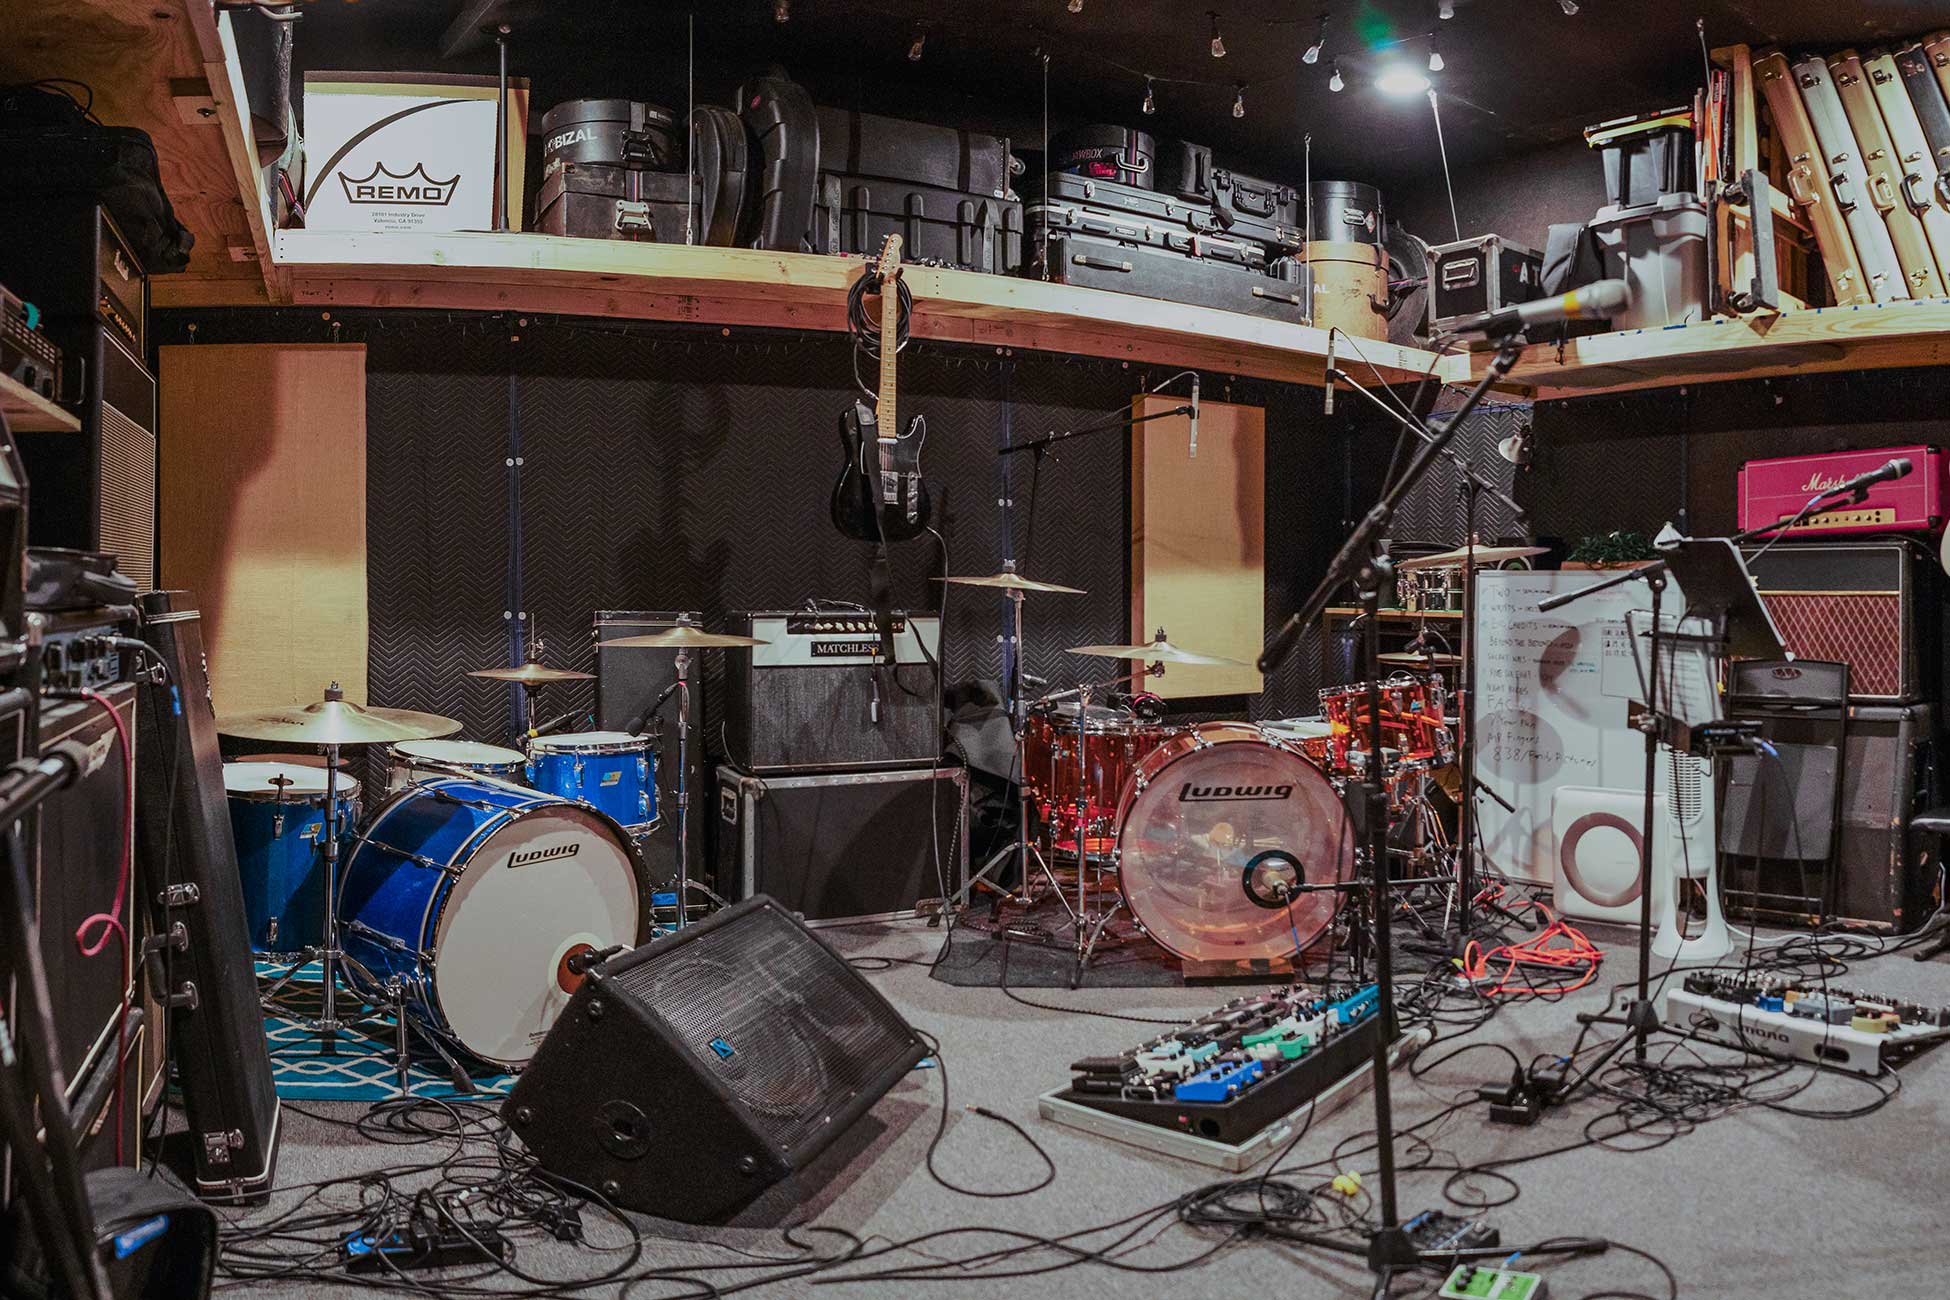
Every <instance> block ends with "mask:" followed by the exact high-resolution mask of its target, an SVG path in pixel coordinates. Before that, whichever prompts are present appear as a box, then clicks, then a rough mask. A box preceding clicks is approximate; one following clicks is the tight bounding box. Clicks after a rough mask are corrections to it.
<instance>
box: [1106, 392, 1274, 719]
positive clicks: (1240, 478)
mask: <svg viewBox="0 0 1950 1300" xmlns="http://www.w3.org/2000/svg"><path fill="white" fill-rule="evenodd" d="M1182 405H1184V400H1183V399H1182V398H1179V397H1164V396H1159V395H1156V394H1146V395H1141V396H1139V397H1136V398H1134V399H1132V402H1131V414H1132V415H1135V416H1145V415H1151V414H1154V413H1155V412H1158V411H1169V410H1171V409H1172V408H1173V407H1176V406H1182ZM1190 441H1191V429H1190V427H1189V424H1188V421H1187V419H1186V417H1184V416H1182V415H1181V416H1175V417H1171V418H1167V419H1158V420H1151V421H1149V422H1148V423H1145V424H1139V425H1135V426H1133V427H1132V429H1131V640H1132V641H1133V642H1137V641H1145V640H1149V639H1150V638H1151V637H1152V635H1153V634H1155V633H1156V632H1157V630H1158V629H1159V628H1160V627H1163V628H1164V629H1165V631H1166V632H1167V633H1168V634H1169V635H1170V637H1171V640H1172V641H1173V642H1174V643H1176V644H1178V645H1181V646H1184V647H1186V648H1187V649H1190V650H1196V651H1199V652H1201V653H1204V654H1214V655H1223V656H1225V657H1226V658H1229V659H1237V660H1240V661H1241V662H1242V663H1244V664H1246V665H1251V663H1252V661H1253V660H1254V658H1256V657H1257V656H1258V654H1259V651H1260V646H1261V643H1262V642H1263V641H1264V640H1265V636H1266V412H1265V411H1264V410H1263V409H1262V408H1260V407H1257V406H1238V405H1234V404H1233V403H1230V402H1205V403H1202V404H1201V405H1200V408H1199V433H1198V454H1197V455H1196V456H1193V455H1191V454H1190ZM1261 685H1262V683H1261V680H1260V675H1259V672H1258V670H1257V669H1254V668H1252V667H1250V666H1247V667H1243V668H1188V667H1174V666H1169V665H1168V666H1167V668H1166V671H1165V675H1164V676H1163V677H1159V678H1153V679H1152V680H1151V682H1150V689H1151V690H1153V691H1155V692H1157V693H1158V694H1159V695H1162V696H1164V697H1165V698H1167V699H1185V698H1188V697H1191V696H1201V695H1237V694H1252V693H1256V692H1258V691H1259V690H1260V689H1261Z"/></svg>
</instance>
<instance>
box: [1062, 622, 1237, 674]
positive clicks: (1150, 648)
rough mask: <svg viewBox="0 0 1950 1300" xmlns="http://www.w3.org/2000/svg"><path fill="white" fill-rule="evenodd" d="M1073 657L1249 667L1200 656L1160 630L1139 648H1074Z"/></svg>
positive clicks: (1107, 646) (1209, 666)
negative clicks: (1168, 639) (1089, 656)
mask: <svg viewBox="0 0 1950 1300" xmlns="http://www.w3.org/2000/svg"><path fill="white" fill-rule="evenodd" d="M1069 653H1070V654H1073V655H1096V656H1099V657H1101V658H1104V659H1142V660H1144V661H1145V662H1146V663H1157V664H1189V665H1191V666H1193V667H1198V668H1244V667H1246V665H1245V664H1244V663H1242V662H1240V661H1239V660H1237V659H1227V658H1225V657H1224V656H1223V655H1207V654H1200V653H1199V652H1198V651H1196V650H1187V649H1185V648H1184V647H1183V646H1175V645H1173V644H1172V643H1171V642H1169V641H1167V640H1165V634H1164V629H1163V628H1160V629H1159V630H1158V636H1157V638H1156V639H1155V640H1152V641H1147V642H1143V643H1141V644H1138V645H1073V646H1071V647H1070V649H1069Z"/></svg>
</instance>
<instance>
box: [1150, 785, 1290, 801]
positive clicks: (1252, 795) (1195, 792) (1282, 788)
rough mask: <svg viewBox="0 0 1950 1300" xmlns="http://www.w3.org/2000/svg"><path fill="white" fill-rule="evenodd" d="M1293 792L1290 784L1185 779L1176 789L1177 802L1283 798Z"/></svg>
mask: <svg viewBox="0 0 1950 1300" xmlns="http://www.w3.org/2000/svg"><path fill="white" fill-rule="evenodd" d="M1292 794H1293V787H1292V786H1290V785H1193V784H1192V783H1191V782H1190V781H1187V782H1186V783H1185V784H1184V785H1182V786H1180V787H1179V789H1178V802H1179V803H1232V802H1234V801H1237V800H1241V799H1262V800H1264V799H1272V800H1279V799H1285V798H1287V797H1289V796H1290V795H1292Z"/></svg>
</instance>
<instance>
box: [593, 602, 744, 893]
mask: <svg viewBox="0 0 1950 1300" xmlns="http://www.w3.org/2000/svg"><path fill="white" fill-rule="evenodd" d="M679 618H689V619H691V620H692V621H694V622H696V621H702V616H701V615H699V614H698V613H696V612H695V611H691V612H682V611H678V610H674V609H599V610H597V611H596V625H595V629H594V635H595V639H596V729H597V730H598V731H628V732H632V733H634V732H637V731H648V730H655V729H656V728H655V723H656V721H657V720H659V719H661V720H662V723H663V726H662V730H661V734H660V735H659V737H658V741H657V786H658V789H657V807H658V808H659V809H660V810H664V811H665V813H666V815H665V816H664V818H663V822H664V825H663V828H662V830H661V831H659V833H657V834H655V835H650V836H647V837H645V838H644V839H643V840H641V841H639V842H638V847H639V848H640V850H641V851H642V853H643V860H644V864H645V865H646V866H647V867H649V869H650V876H651V879H652V880H653V881H663V880H669V879H673V878H675V876H676V875H677V819H676V817H675V816H674V815H671V814H674V812H675V810H676V807H677V797H676V796H677V749H678V745H677V739H678V737H677V698H676V696H672V697H671V698H670V699H669V700H668V701H666V702H665V703H664V705H663V707H662V708H661V709H659V710H658V711H657V712H655V713H650V712H649V709H650V707H651V706H652V705H653V704H655V703H656V700H657V697H658V696H659V695H661V694H662V693H663V691H664V688H665V687H667V686H669V685H670V684H671V682H673V681H675V680H676V679H677V652H676V651H675V650H663V649H659V648H657V647H654V646H612V645H610V644H609V642H611V641H614V640H616V639H617V638H619V637H626V636H648V635H649V634H650V633H653V632H667V631H669V630H670V629H671V628H673V627H675V626H676V625H677V621H678V619H679ZM685 679H686V680H687V681H689V682H690V686H691V750H690V759H691V770H690V773H689V778H690V779H689V780H688V781H687V782H686V788H688V789H689V790H690V792H691V808H692V810H693V812H694V814H695V815H694V816H693V817H692V818H691V872H690V875H691V879H693V880H703V879H705V878H706V876H707V873H706V871H705V869H704V868H705V864H706V862H707V861H708V860H709V855H708V853H707V852H706V851H705V845H706V839H707V836H706V831H707V830H708V829H709V826H710V818H709V817H707V816H705V815H704V811H705V793H704V791H705V786H704V782H705V781H706V780H707V779H708V777H709V775H710V771H711V768H710V764H709V762H708V761H707V760H706V758H705V749H706V746H707V743H708V742H709V741H711V740H713V739H715V737H714V736H713V735H712V733H711V718H710V713H709V711H708V710H707V709H706V707H705V695H706V693H707V692H706V691H705V689H704V656H703V655H701V654H697V653H695V652H693V653H692V655H691V660H690V665H689V668H688V669H687V671H686V672H685Z"/></svg>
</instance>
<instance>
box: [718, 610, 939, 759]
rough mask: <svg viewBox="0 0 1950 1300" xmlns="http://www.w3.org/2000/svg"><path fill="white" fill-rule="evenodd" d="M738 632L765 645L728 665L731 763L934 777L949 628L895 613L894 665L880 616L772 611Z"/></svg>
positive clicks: (737, 620) (736, 618)
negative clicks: (888, 660)
mask: <svg viewBox="0 0 1950 1300" xmlns="http://www.w3.org/2000/svg"><path fill="white" fill-rule="evenodd" d="M731 625H732V627H733V628H734V629H735V630H737V631H739V632H743V633H746V634H748V635H750V636H754V637H757V638H758V639H759V640H761V641H764V642H765V643H766V644H764V645H761V646H755V647H753V648H752V650H751V652H750V653H744V652H738V653H734V654H729V655H726V656H725V750H726V752H725V757H726V758H727V759H728V760H729V761H730V762H731V763H732V764H734V765H735V766H737V767H739V768H742V769H743V770H744V771H747V772H754V773H759V774H761V775H762V774H764V773H768V772H796V771H808V770H826V771H854V770H870V769H874V768H886V767H904V766H913V767H932V766H934V764H935V763H936V762H938V761H939V760H940V757H941V716H940V713H939V711H938V710H937V709H936V708H935V674H936V671H937V666H938V665H939V663H940V660H941V620H940V619H938V618H935V617H934V616H933V615H928V614H915V615H909V614H908V613H907V612H906V611H904V610H896V611H894V664H893V666H892V667H889V666H888V665H886V664H883V663H882V662H881V660H880V642H879V636H878V633H877V632H876V631H875V629H874V618H873V615H872V614H869V613H863V612H859V611H854V610H765V611H754V612H750V613H743V614H734V615H732V618H731Z"/></svg>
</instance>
